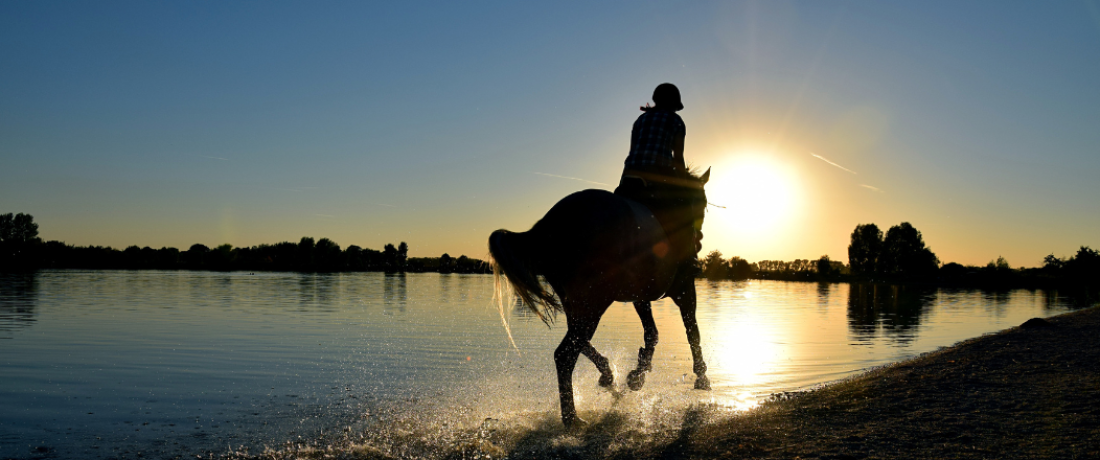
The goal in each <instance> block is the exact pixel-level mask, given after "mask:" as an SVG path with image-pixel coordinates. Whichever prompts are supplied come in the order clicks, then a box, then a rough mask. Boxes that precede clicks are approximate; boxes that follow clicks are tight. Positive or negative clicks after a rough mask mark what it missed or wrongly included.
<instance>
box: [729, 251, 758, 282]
mask: <svg viewBox="0 0 1100 460" xmlns="http://www.w3.org/2000/svg"><path fill="white" fill-rule="evenodd" d="M752 271H753V270H752V264H750V263H749V262H748V261H747V260H745V259H742V258H740V257H730V260H729V278H730V279H734V280H744V279H749V278H750V277H752Z"/></svg>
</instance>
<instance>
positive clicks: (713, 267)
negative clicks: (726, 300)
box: [703, 249, 729, 280]
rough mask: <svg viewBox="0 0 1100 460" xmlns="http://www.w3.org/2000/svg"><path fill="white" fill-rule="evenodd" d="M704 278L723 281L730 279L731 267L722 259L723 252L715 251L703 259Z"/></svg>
mask: <svg viewBox="0 0 1100 460" xmlns="http://www.w3.org/2000/svg"><path fill="white" fill-rule="evenodd" d="M703 276H706V277H707V279H709V280H721V279H727V278H728V277H729V266H728V265H726V261H725V260H723V259H722V252H721V251H719V250H717V249H715V250H713V251H710V253H709V254H707V257H706V258H704V259H703Z"/></svg>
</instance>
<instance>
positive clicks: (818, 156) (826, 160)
mask: <svg viewBox="0 0 1100 460" xmlns="http://www.w3.org/2000/svg"><path fill="white" fill-rule="evenodd" d="M810 156H812V157H814V158H817V159H818V160H821V161H824V162H826V163H829V164H831V165H833V166H836V167H838V168H840V169H843V170H845V171H848V172H850V173H852V174H856V172H855V171H852V170H851V169H848V168H845V167H843V166H841V165H838V164H836V163H833V162H831V161H829V160H828V159H827V158H825V157H823V156H821V155H818V154H816V153H811V154H810Z"/></svg>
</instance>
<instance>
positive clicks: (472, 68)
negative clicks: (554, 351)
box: [0, 1, 1100, 266]
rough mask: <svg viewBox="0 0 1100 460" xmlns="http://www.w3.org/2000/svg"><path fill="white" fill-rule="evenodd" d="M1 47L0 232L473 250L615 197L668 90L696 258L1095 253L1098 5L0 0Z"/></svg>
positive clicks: (1031, 260) (1098, 222)
mask: <svg viewBox="0 0 1100 460" xmlns="http://www.w3.org/2000/svg"><path fill="white" fill-rule="evenodd" d="M0 49H2V50H3V52H2V53H0V88H2V89H0V212H27V213H30V214H33V215H34V216H35V219H36V221H37V222H39V223H40V225H41V236H42V237H43V238H46V239H58V240H63V241H66V242H68V243H72V244H81V245H86V244H97V245H111V246H115V247H125V246H128V245H131V244H137V245H140V246H146V245H148V246H153V247H160V246H175V247H180V248H186V247H188V246H190V245H191V244H193V243H203V244H207V245H210V246H213V245H217V244H221V243H230V244H233V245H235V246H247V245H254V244H260V243H273V242H278V241H285V240H291V241H296V240H298V239H299V238H300V237H302V236H307V235H308V236H313V237H316V238H321V237H329V238H332V239H333V240H335V241H336V242H338V243H340V244H341V245H342V246H347V245H350V244H357V245H360V246H363V247H372V248H381V247H382V245H384V244H386V243H389V242H394V243H396V242H398V241H407V242H408V243H409V244H410V246H411V248H412V249H411V252H412V253H413V255H423V256H428V255H431V256H438V255H439V254H442V253H444V252H448V253H450V254H451V255H458V254H467V255H470V256H472V257H482V256H484V254H485V252H486V251H485V240H486V238H487V236H488V233H489V232H491V231H492V230H494V229H496V228H502V227H503V228H510V229H514V230H523V229H526V228H527V227H529V226H530V225H531V224H533V223H534V221H535V220H537V219H538V218H539V217H540V216H541V215H542V214H543V213H544V212H545V211H546V210H548V209H549V207H550V206H551V205H553V203H554V202H555V201H557V200H558V199H560V198H561V197H563V196H565V195H566V194H568V193H571V192H573V191H576V190H579V189H582V188H589V187H596V188H609V187H611V186H613V184H615V183H616V182H617V180H618V175H619V173H620V171H621V168H622V161H623V159H624V158H625V155H626V151H627V148H628V146H629V132H630V126H631V123H632V122H633V120H634V118H635V117H637V115H638V114H639V112H638V110H637V108H636V107H637V106H639V105H641V104H644V103H645V102H647V101H648V98H649V95H650V93H651V91H652V89H653V87H654V86H656V85H657V84H658V83H661V82H665V81H669V82H673V83H676V84H677V85H678V86H679V87H680V88H681V91H682V93H683V94H684V104H685V106H686V107H687V108H686V109H685V110H684V111H683V112H682V113H681V114H682V115H683V117H684V119H685V122H686V123H687V125H688V137H687V145H686V152H685V155H686V157H687V158H688V160H689V162H692V163H694V164H696V165H701V166H704V167H706V166H713V167H714V172H713V175H712V177H713V179H712V181H713V182H712V184H711V189H710V191H711V192H712V193H711V198H712V201H714V202H716V203H717V204H721V205H723V206H726V208H724V209H719V208H712V210H711V212H710V214H709V215H708V221H707V223H706V225H705V227H704V232H705V233H706V240H705V243H706V247H705V249H704V250H705V251H709V250H711V249H719V250H721V251H722V252H723V253H724V254H726V255H727V256H730V255H740V256H742V257H745V258H747V259H749V260H761V259H787V260H789V259H794V258H816V257H818V256H820V255H823V254H829V255H830V256H832V257H833V258H834V259H842V260H844V259H846V255H847V254H846V247H847V242H848V235H849V234H850V232H851V230H852V229H853V228H854V227H855V225H856V224H859V223H867V222H874V223H877V224H878V225H879V226H880V227H883V229H884V230H885V228H887V227H889V226H891V225H895V224H897V223H899V222H902V221H909V222H911V223H913V225H914V226H916V227H917V228H918V229H919V230H921V231H922V232H923V233H924V237H925V240H926V242H927V243H929V245H930V246H931V247H932V249H933V250H934V251H935V252H936V253H937V254H938V255H939V256H940V258H941V259H942V260H944V261H945V262H947V261H959V262H963V263H974V264H981V263H985V262H987V261H988V260H990V259H993V258H996V257H997V256H999V255H1003V256H1005V257H1007V258H1008V259H1009V261H1010V262H1011V263H1013V265H1017V266H1018V265H1036V264H1038V263H1039V262H1040V260H1041V258H1042V257H1043V256H1044V255H1046V254H1049V253H1055V254H1056V255H1060V256H1064V255H1069V254H1071V253H1072V252H1073V251H1074V250H1075V249H1076V248H1077V247H1078V246H1081V245H1090V246H1092V247H1098V246H1100V205H1098V204H1097V202H1098V200H1097V198H1098V197H1100V185H1098V182H1100V181H1097V180H1096V177H1097V176H1098V173H1100V84H1097V82H1100V2H1096V1H1078V2H1059V3H1052V4H1038V3H1032V2H1003V1H999V2H966V3H964V4H961V5H960V4H957V3H955V2H924V3H920V4H901V3H885V2H721V3H702V2H682V3H640V2H616V3H601V4H598V5H591V4H586V3H561V2H556V3H548V4H531V3H474V4H461V5H459V4H451V3H442V2H441V3H426V2H425V3H405V2H401V3H396V4H375V3H368V2H347V3H338V2H326V3H322V4H313V3H285V2H232V3H213V2H209V3H200V2H157V3H149V2H134V3H120V2H96V3H91V2H84V3H81V2H5V3H2V4H0ZM814 155H817V156H814ZM823 159H827V160H828V161H829V162H826V161H824V160H823ZM830 162H831V163H830ZM838 166H839V167H838ZM842 168H843V169H842ZM853 172H854V174H853ZM569 178H574V179H569ZM576 179H581V180H576ZM765 179H766V180H765ZM598 184H607V185H598Z"/></svg>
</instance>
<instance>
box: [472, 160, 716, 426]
mask: <svg viewBox="0 0 1100 460" xmlns="http://www.w3.org/2000/svg"><path fill="white" fill-rule="evenodd" d="M709 178H710V170H709V169H708V170H707V172H706V173H704V174H702V175H701V176H696V175H691V174H687V173H685V175H684V177H683V178H677V179H676V182H675V183H676V185H678V187H676V188H675V190H677V192H676V194H677V197H678V198H679V199H680V202H682V203H684V205H685V206H687V209H685V210H684V212H680V213H678V214H680V215H681V216H682V217H681V218H679V219H666V226H667V227H662V225H661V223H660V222H659V221H658V220H657V218H656V217H655V216H654V214H653V213H652V212H651V211H650V210H649V209H647V208H646V207H644V206H642V205H641V204H638V203H636V202H634V201H632V200H628V199H626V198H623V197H621V196H618V195H615V194H613V193H610V192H607V191H604V190H585V191H581V192H577V193H574V194H572V195H569V196H567V197H565V198H564V199H562V200H561V201H559V202H558V203H557V204H555V205H554V207H553V208H551V209H550V211H549V212H547V213H546V215H545V216H544V217H543V218H542V219H541V220H539V221H538V222H537V223H535V225H534V227H532V228H531V230H528V231H526V232H522V233H515V232H510V231H508V230H497V231H495V232H493V234H492V235H491V236H490V237H489V253H490V254H491V255H492V258H493V273H494V275H495V277H496V286H497V299H498V305H499V306H500V308H501V316H502V319H503V318H504V310H503V308H504V307H503V301H504V299H503V295H502V292H503V283H502V280H501V276H502V275H503V276H504V277H506V278H507V280H508V282H509V283H510V284H511V285H512V288H513V289H514V291H515V293H516V295H517V296H519V298H520V299H522V300H523V302H524V303H525V304H526V305H527V306H528V307H530V308H531V309H532V310H533V311H534V312H535V313H536V314H537V315H538V316H539V317H540V318H541V319H542V320H543V321H544V322H547V323H548V322H549V318H550V316H551V315H553V314H555V313H556V312H564V313H565V317H566V322H567V325H568V328H569V329H568V331H567V332H566V334H565V338H564V339H562V341H561V345H559V346H558V348H557V350H555V351H554V362H555V364H556V366H557V373H558V391H559V393H560V398H561V418H562V422H563V423H565V425H566V426H569V427H572V426H574V425H578V424H583V421H582V420H580V419H579V418H578V417H577V411H576V408H575V406H574V404H573V369H574V367H575V366H576V363H577V358H578V357H579V355H581V354H584V355H585V356H586V357H588V359H590V360H592V362H593V363H594V364H595V365H596V368H597V369H599V371H600V380H599V384H600V385H601V386H603V387H608V388H610V387H611V386H612V384H613V382H614V376H613V375H612V373H611V366H610V365H609V363H608V360H607V358H605V357H604V356H603V355H601V354H600V353H599V352H598V351H596V349H595V348H593V347H592V344H591V343H589V340H591V339H592V335H593V334H595V332H596V327H597V326H598V325H599V322H600V318H601V317H602V316H603V314H604V312H605V311H607V308H608V307H610V306H611V304H612V303H614V302H617V301H618V302H634V308H635V310H637V312H638V316H639V317H640V318H641V320H642V326H643V328H644V330H645V334H644V340H645V346H644V347H643V348H641V349H640V350H639V351H638V367H637V368H636V369H634V370H633V371H631V372H630V373H629V375H628V377H627V384H628V386H629V387H630V388H631V389H632V390H639V389H641V387H642V385H643V384H644V383H645V372H647V371H649V370H650V369H651V361H652V358H653V350H654V347H656V345H657V325H656V323H655V322H654V321H653V312H652V310H651V307H650V301H653V300H657V299H660V298H662V297H666V296H667V297H670V298H672V300H673V301H674V302H675V303H676V305H677V306H678V307H680V315H681V316H682V318H683V320H684V327H685V329H686V330H687V337H688V342H689V344H690V346H691V355H692V359H693V360H694V369H693V370H694V372H695V375H696V380H695V388H697V389H706V390H709V389H710V382H709V380H708V379H707V376H706V371H707V365H706V363H705V362H703V354H702V348H701V347H700V345H699V327H698V324H697V323H696V321H695V281H694V278H695V276H694V275H695V268H694V265H693V264H692V261H694V259H695V257H696V255H697V254H698V251H699V246H698V245H697V241H696V235H697V234H698V235H701V233H696V232H694V231H693V226H694V228H701V225H702V220H703V214H704V211H705V209H706V205H707V200H706V194H705V192H704V190H703V185H704V184H706V183H707V181H708V180H709ZM666 230H667V231H666ZM539 276H541V277H542V278H543V279H545V281H546V283H547V284H549V286H550V288H551V290H548V289H546V288H545V287H544V286H543V284H542V283H541V282H540V280H539ZM505 327H506V328H507V321H505ZM510 336H511V332H510V331H509V337H510Z"/></svg>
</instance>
